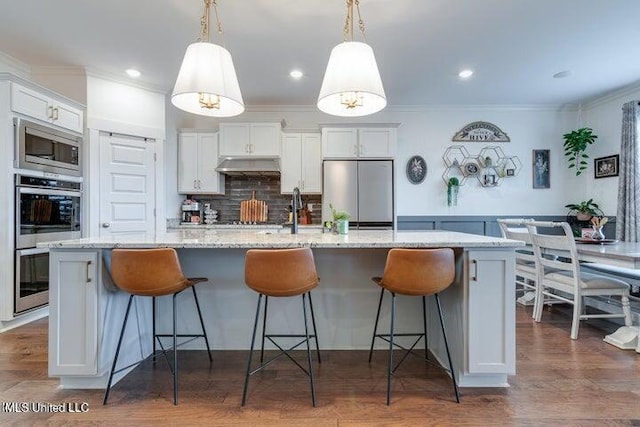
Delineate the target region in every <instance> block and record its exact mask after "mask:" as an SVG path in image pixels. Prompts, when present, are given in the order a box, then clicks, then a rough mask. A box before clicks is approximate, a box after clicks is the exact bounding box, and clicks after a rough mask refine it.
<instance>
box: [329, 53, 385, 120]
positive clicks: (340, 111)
mask: <svg viewBox="0 0 640 427" xmlns="http://www.w3.org/2000/svg"><path fill="white" fill-rule="evenodd" d="M386 105H387V98H386V96H385V93H384V88H383V87H382V79H381V78H380V72H379V71H378V64H377V63H376V58H375V55H374V54H373V49H371V46H369V45H368V44H366V43H361V42H354V41H347V42H343V43H340V44H339V45H337V46H336V47H334V48H333V50H331V55H330V56H329V63H328V64H327V70H326V71H325V74H324V79H323V80H322V87H321V89H320V95H319V96H318V108H319V109H320V111H323V112H325V113H327V114H332V115H334V116H344V117H358V116H366V115H368V114H373V113H376V112H378V111H380V110H382V109H383V108H384V107H385V106H386Z"/></svg>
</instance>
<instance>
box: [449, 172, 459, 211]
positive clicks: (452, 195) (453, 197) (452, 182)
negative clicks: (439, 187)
mask: <svg viewBox="0 0 640 427" xmlns="http://www.w3.org/2000/svg"><path fill="white" fill-rule="evenodd" d="M459 186H460V181H459V180H458V178H456V177H455V176H454V177H451V178H449V181H447V206H457V205H458V188H459Z"/></svg>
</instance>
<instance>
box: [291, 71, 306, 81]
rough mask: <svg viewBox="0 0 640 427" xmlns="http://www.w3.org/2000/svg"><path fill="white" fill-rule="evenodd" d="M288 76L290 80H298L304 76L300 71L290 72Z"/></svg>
mask: <svg viewBox="0 0 640 427" xmlns="http://www.w3.org/2000/svg"><path fill="white" fill-rule="evenodd" d="M289 75H290V76H291V78H292V79H295V80H300V79H301V78H302V77H303V76H304V73H303V72H302V71H300V70H291V72H290V73H289Z"/></svg>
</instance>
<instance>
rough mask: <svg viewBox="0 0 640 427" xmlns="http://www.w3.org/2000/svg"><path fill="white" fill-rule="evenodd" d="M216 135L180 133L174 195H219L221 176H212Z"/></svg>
mask: <svg viewBox="0 0 640 427" xmlns="http://www.w3.org/2000/svg"><path fill="white" fill-rule="evenodd" d="M217 165H218V134H217V133H215V132H185V131H183V132H180V134H179V138H178V193H181V194H223V193H224V175H222V174H219V173H218V172H216V166H217Z"/></svg>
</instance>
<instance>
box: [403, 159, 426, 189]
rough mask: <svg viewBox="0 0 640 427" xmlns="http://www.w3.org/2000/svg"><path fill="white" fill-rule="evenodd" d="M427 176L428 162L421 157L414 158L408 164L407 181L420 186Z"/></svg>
mask: <svg viewBox="0 0 640 427" xmlns="http://www.w3.org/2000/svg"><path fill="white" fill-rule="evenodd" d="M426 176H427V162H425V161H424V159H423V158H422V157H421V156H413V157H411V158H410V159H409V161H408V162H407V179H409V182H410V183H412V184H420V183H421V182H422V181H424V179H425V177H426Z"/></svg>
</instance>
